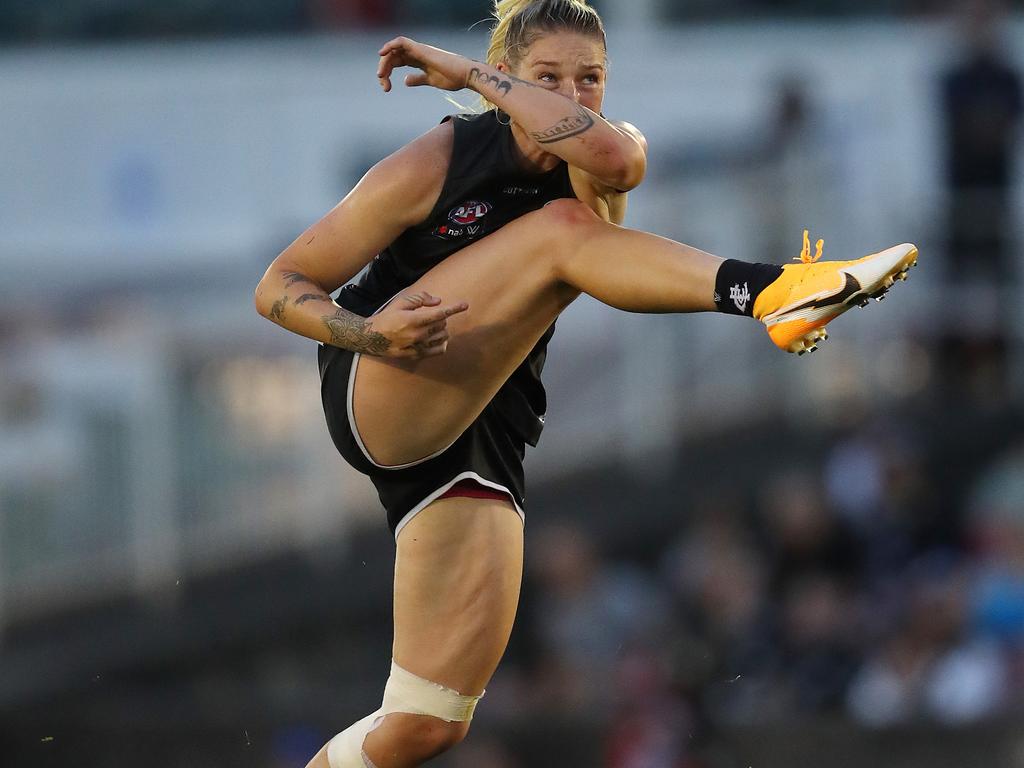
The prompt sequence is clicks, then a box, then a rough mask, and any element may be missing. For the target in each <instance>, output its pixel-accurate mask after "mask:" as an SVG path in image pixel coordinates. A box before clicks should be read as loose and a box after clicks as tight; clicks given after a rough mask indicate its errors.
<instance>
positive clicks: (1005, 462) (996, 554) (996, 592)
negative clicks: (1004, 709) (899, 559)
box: [969, 444, 1024, 704]
mask: <svg viewBox="0 0 1024 768" xmlns="http://www.w3.org/2000/svg"><path fill="white" fill-rule="evenodd" d="M969 505H970V508H971V523H970V529H969V531H970V538H971V539H972V540H973V542H974V543H975V545H976V546H977V550H978V553H977V554H978V557H979V561H978V567H977V569H976V572H975V575H974V580H973V583H972V590H971V592H972V595H971V597H972V606H971V614H972V617H971V618H972V621H973V623H974V627H975V630H976V631H977V632H978V633H979V634H980V635H982V636H984V637H987V638H990V639H992V640H993V641H995V642H997V643H998V644H999V645H1000V646H1001V647H1002V648H1003V650H1004V652H1005V653H1007V654H1008V656H1009V659H1010V665H1011V675H1012V678H1011V683H1010V685H1011V690H1013V691H1016V692H1017V693H1016V695H1017V699H1018V703H1020V704H1024V694H1022V693H1021V692H1022V691H1024V444H1018V445H1017V446H1016V447H1015V448H1014V449H1012V450H1011V451H1009V452H1007V454H1006V455H1005V456H1004V457H1003V458H1002V459H1001V460H999V461H998V462H996V463H995V465H994V466H993V467H991V468H990V469H989V470H988V471H987V472H986V473H985V474H984V475H983V476H982V478H981V479H980V481H979V482H978V484H977V486H976V488H975V491H974V493H973V495H972V499H971V501H970V502H969Z"/></svg>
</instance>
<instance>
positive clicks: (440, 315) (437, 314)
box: [366, 291, 469, 359]
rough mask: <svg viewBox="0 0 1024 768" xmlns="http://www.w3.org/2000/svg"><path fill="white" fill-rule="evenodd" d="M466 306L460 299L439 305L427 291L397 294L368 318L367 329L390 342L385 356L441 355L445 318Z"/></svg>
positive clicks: (445, 340)
mask: <svg viewBox="0 0 1024 768" xmlns="http://www.w3.org/2000/svg"><path fill="white" fill-rule="evenodd" d="M467 309H469V304H467V303H466V302H464V301H460V302H458V303H456V304H449V305H447V306H441V299H439V298H438V297H436V296H431V295H430V294H429V293H427V292H426V291H420V292H419V293H412V294H407V295H402V296H398V297H396V298H395V299H394V300H393V301H392V302H391V303H390V304H388V305H387V306H386V307H385V308H384V309H382V310H381V311H380V312H378V313H377V314H376V315H373V316H372V317H370V318H368V319H367V321H368V327H367V329H366V330H367V332H372V333H379V334H381V335H382V336H384V337H385V338H386V339H387V340H388V341H389V342H390V344H388V346H387V351H385V352H384V353H383V356H384V357H401V358H412V359H419V358H423V357H433V356H434V355H443V354H444V353H445V351H446V350H447V349H448V339H449V337H450V334H449V333H448V318H449V317H451V316H452V315H456V314H458V313H460V312H465V311H466V310H467Z"/></svg>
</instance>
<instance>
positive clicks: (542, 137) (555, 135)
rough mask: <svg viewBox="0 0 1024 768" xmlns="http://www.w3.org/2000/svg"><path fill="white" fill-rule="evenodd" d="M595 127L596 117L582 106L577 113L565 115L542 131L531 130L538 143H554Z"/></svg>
mask: <svg viewBox="0 0 1024 768" xmlns="http://www.w3.org/2000/svg"><path fill="white" fill-rule="evenodd" d="M593 127H594V118H592V117H591V116H590V113H589V112H587V111H586V110H585V109H583V108H582V107H578V108H577V111H576V114H575V115H570V116H568V117H563V118H562V119H561V120H559V121H558V122H557V123H555V124H554V125H552V126H549V127H547V128H545V129H544V130H542V131H531V132H530V136H532V137H533V139H534V141H536V142H537V143H538V144H554V143H555V142H556V141H562V140H564V139H571V138H572V137H573V136H579V135H580V134H581V133H585V132H586V131H589V130H590V129H591V128H593Z"/></svg>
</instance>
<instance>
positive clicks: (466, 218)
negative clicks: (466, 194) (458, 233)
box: [448, 200, 491, 227]
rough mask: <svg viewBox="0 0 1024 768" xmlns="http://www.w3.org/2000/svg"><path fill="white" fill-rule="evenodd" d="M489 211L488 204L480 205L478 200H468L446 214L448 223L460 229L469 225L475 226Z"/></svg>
mask: <svg viewBox="0 0 1024 768" xmlns="http://www.w3.org/2000/svg"><path fill="white" fill-rule="evenodd" d="M490 210H491V204H490V203H482V202H480V201H478V200H469V201H467V202H465V203H463V204H462V205H459V206H456V207H455V208H452V209H451V210H450V211H449V212H448V221H450V222H451V223H452V224H456V225H458V226H460V227H465V226H467V225H469V224H476V223H477V222H478V221H480V219H482V218H483V217H484V216H486V215H487V212H488V211H490Z"/></svg>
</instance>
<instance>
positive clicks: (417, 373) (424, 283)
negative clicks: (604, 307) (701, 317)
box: [353, 200, 917, 465]
mask: <svg viewBox="0 0 1024 768" xmlns="http://www.w3.org/2000/svg"><path fill="white" fill-rule="evenodd" d="M819 255H820V254H819ZM816 258H817V257H811V256H810V254H809V251H808V249H806V248H805V254H803V263H799V264H794V265H788V266H786V267H784V268H783V269H782V270H780V271H781V272H782V273H783V274H782V275H781V276H780V277H778V279H777V280H774V281H773V282H771V283H770V285H768V286H766V288H765V289H764V290H763V291H760V292H758V293H757V294H756V295H751V296H750V301H749V303H748V302H746V301H745V302H744V305H745V306H746V307H747V312H748V314H752V315H753V316H754V317H755V318H757V319H759V320H761V321H762V322H763V323H765V325H766V326H768V333H769V336H770V337H771V338H772V340H773V341H774V343H775V344H776V345H778V346H779V347H781V348H782V349H786V350H788V351H791V352H798V351H803V350H805V349H813V345H814V342H815V341H816V340H817V339H818V338H821V337H823V336H824V326H825V325H826V323H828V322H829V321H830V320H832V319H834V318H835V317H837V316H838V315H839V314H841V313H842V312H844V311H846V310H847V309H849V308H850V307H851V306H856V305H857V304H861V303H864V302H866V301H867V300H868V298H873V297H874V298H878V297H881V296H882V295H884V293H885V291H886V290H888V288H889V286H891V285H892V283H893V280H894V279H895V278H897V277H901V276H905V275H906V272H907V270H908V269H909V267H910V266H912V265H913V264H915V263H916V261H917V249H916V248H915V247H914V246H913V245H910V244H909V243H906V244H903V245H900V246H895V247H893V248H889V249H887V250H885V251H882V252H879V253H877V254H872V255H871V256H866V257H864V258H863V259H859V260H857V261H850V262H818V261H817V260H816ZM722 264H723V260H722V259H720V258H718V257H717V256H712V255H711V254H708V253H705V252H704V251H700V250H697V249H696V248H691V247H690V246H687V245H683V244H682V243H677V242H674V241H672V240H668V239H666V238H662V237H658V236H656V235H651V234H648V233H645V232H637V231H635V230H630V229H625V228H623V227H619V226H616V225H614V224H609V223H607V222H605V221H602V220H601V219H599V218H598V217H597V216H596V215H594V214H593V212H591V211H590V209H589V208H587V207H586V206H585V205H583V204H582V203H579V202H577V201H570V200H558V201H555V202H554V203H551V204H549V205H548V206H546V207H545V208H543V209H542V210H540V211H535V212H533V213H531V214H528V215H526V216H523V217H522V218H520V219H517V220H516V221H514V222H512V223H511V224H508V225H507V226H506V227H504V228H503V229H502V230H500V231H499V232H496V233H494V234H493V235H490V236H488V237H486V238H484V239H483V240H481V241H479V242H477V243H474V244H473V245H471V246H469V247H467V248H465V249H463V250H461V251H459V252H458V253H455V254H453V255H452V256H450V257H448V258H447V259H445V261H443V262H442V263H441V264H439V265H438V266H437V267H435V268H434V269H432V270H431V271H430V272H428V273H427V274H426V275H425V276H424V277H423V278H422V279H420V280H419V281H418V282H417V283H416V284H415V285H413V286H412V287H411V289H410V290H412V291H416V290H426V291H429V292H430V293H432V294H434V295H437V296H441V297H443V298H444V299H446V300H463V301H467V302H469V305H470V308H469V310H468V311H466V312H464V313H462V314H459V315H456V316H454V317H452V318H451V319H450V320H449V322H448V329H449V331H450V333H451V340H450V341H449V344H448V351H447V353H446V354H444V355H440V356H437V357H431V358H427V359H424V360H419V361H414V362H407V361H398V360H392V359H383V358H368V357H367V358H362V360H361V361H360V364H359V365H358V368H357V375H356V379H355V388H354V397H353V411H354V414H355V422H356V427H357V429H358V431H359V433H360V436H361V438H362V441H363V444H364V445H365V446H366V449H367V451H368V452H369V453H370V455H371V456H372V457H373V458H374V460H375V461H377V462H378V463H379V464H384V465H397V464H404V463H407V462H413V461H417V460H419V459H422V458H423V457H425V456H429V455H430V454H432V453H434V452H436V451H438V450H441V449H443V448H444V447H445V446H447V445H449V444H451V443H452V441H454V440H455V439H456V438H457V437H458V436H459V435H460V434H461V433H462V432H463V431H464V430H465V429H466V427H467V426H469V424H470V423H471V422H472V421H473V420H474V419H475V418H476V417H477V415H478V414H479V413H480V411H481V410H482V409H483V408H484V406H485V405H486V404H487V403H488V402H489V401H490V399H491V398H492V397H493V396H494V394H495V392H497V390H498V388H499V387H500V386H501V385H502V383H504V382H505V381H506V380H507V378H508V377H509V375H510V374H511V373H512V371H514V370H515V369H516V367H517V366H518V365H519V364H520V363H521V362H522V361H523V360H524V359H525V358H526V356H527V354H529V351H530V350H531V349H532V348H533V346H534V344H536V342H537V340H538V339H539V338H540V337H541V335H542V334H543V333H544V331H545V330H546V329H547V328H548V327H549V326H550V324H551V323H552V322H553V321H554V320H555V318H556V317H557V316H558V315H559V313H560V312H562V310H564V309H565V307H567V306H568V305H569V304H570V303H571V302H572V301H573V299H575V298H576V296H577V295H578V294H579V293H581V292H582V293H587V294H589V295H590V296H593V297H594V298H596V299H598V300H600V301H602V302H604V303H606V304H608V305H610V306H612V307H616V308H618V309H622V310H626V311H630V312H699V311H705V310H713V309H715V308H716V304H715V300H714V297H715V288H716V277H717V276H718V274H719V268H720V267H721V266H722ZM728 264H729V265H730V266H734V265H736V264H737V262H728ZM727 271H728V270H725V269H723V270H722V272H723V273H725V272H727ZM742 288H743V289H745V288H746V284H745V283H744V285H743V286H742ZM748 304H749V306H747V305H748Z"/></svg>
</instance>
